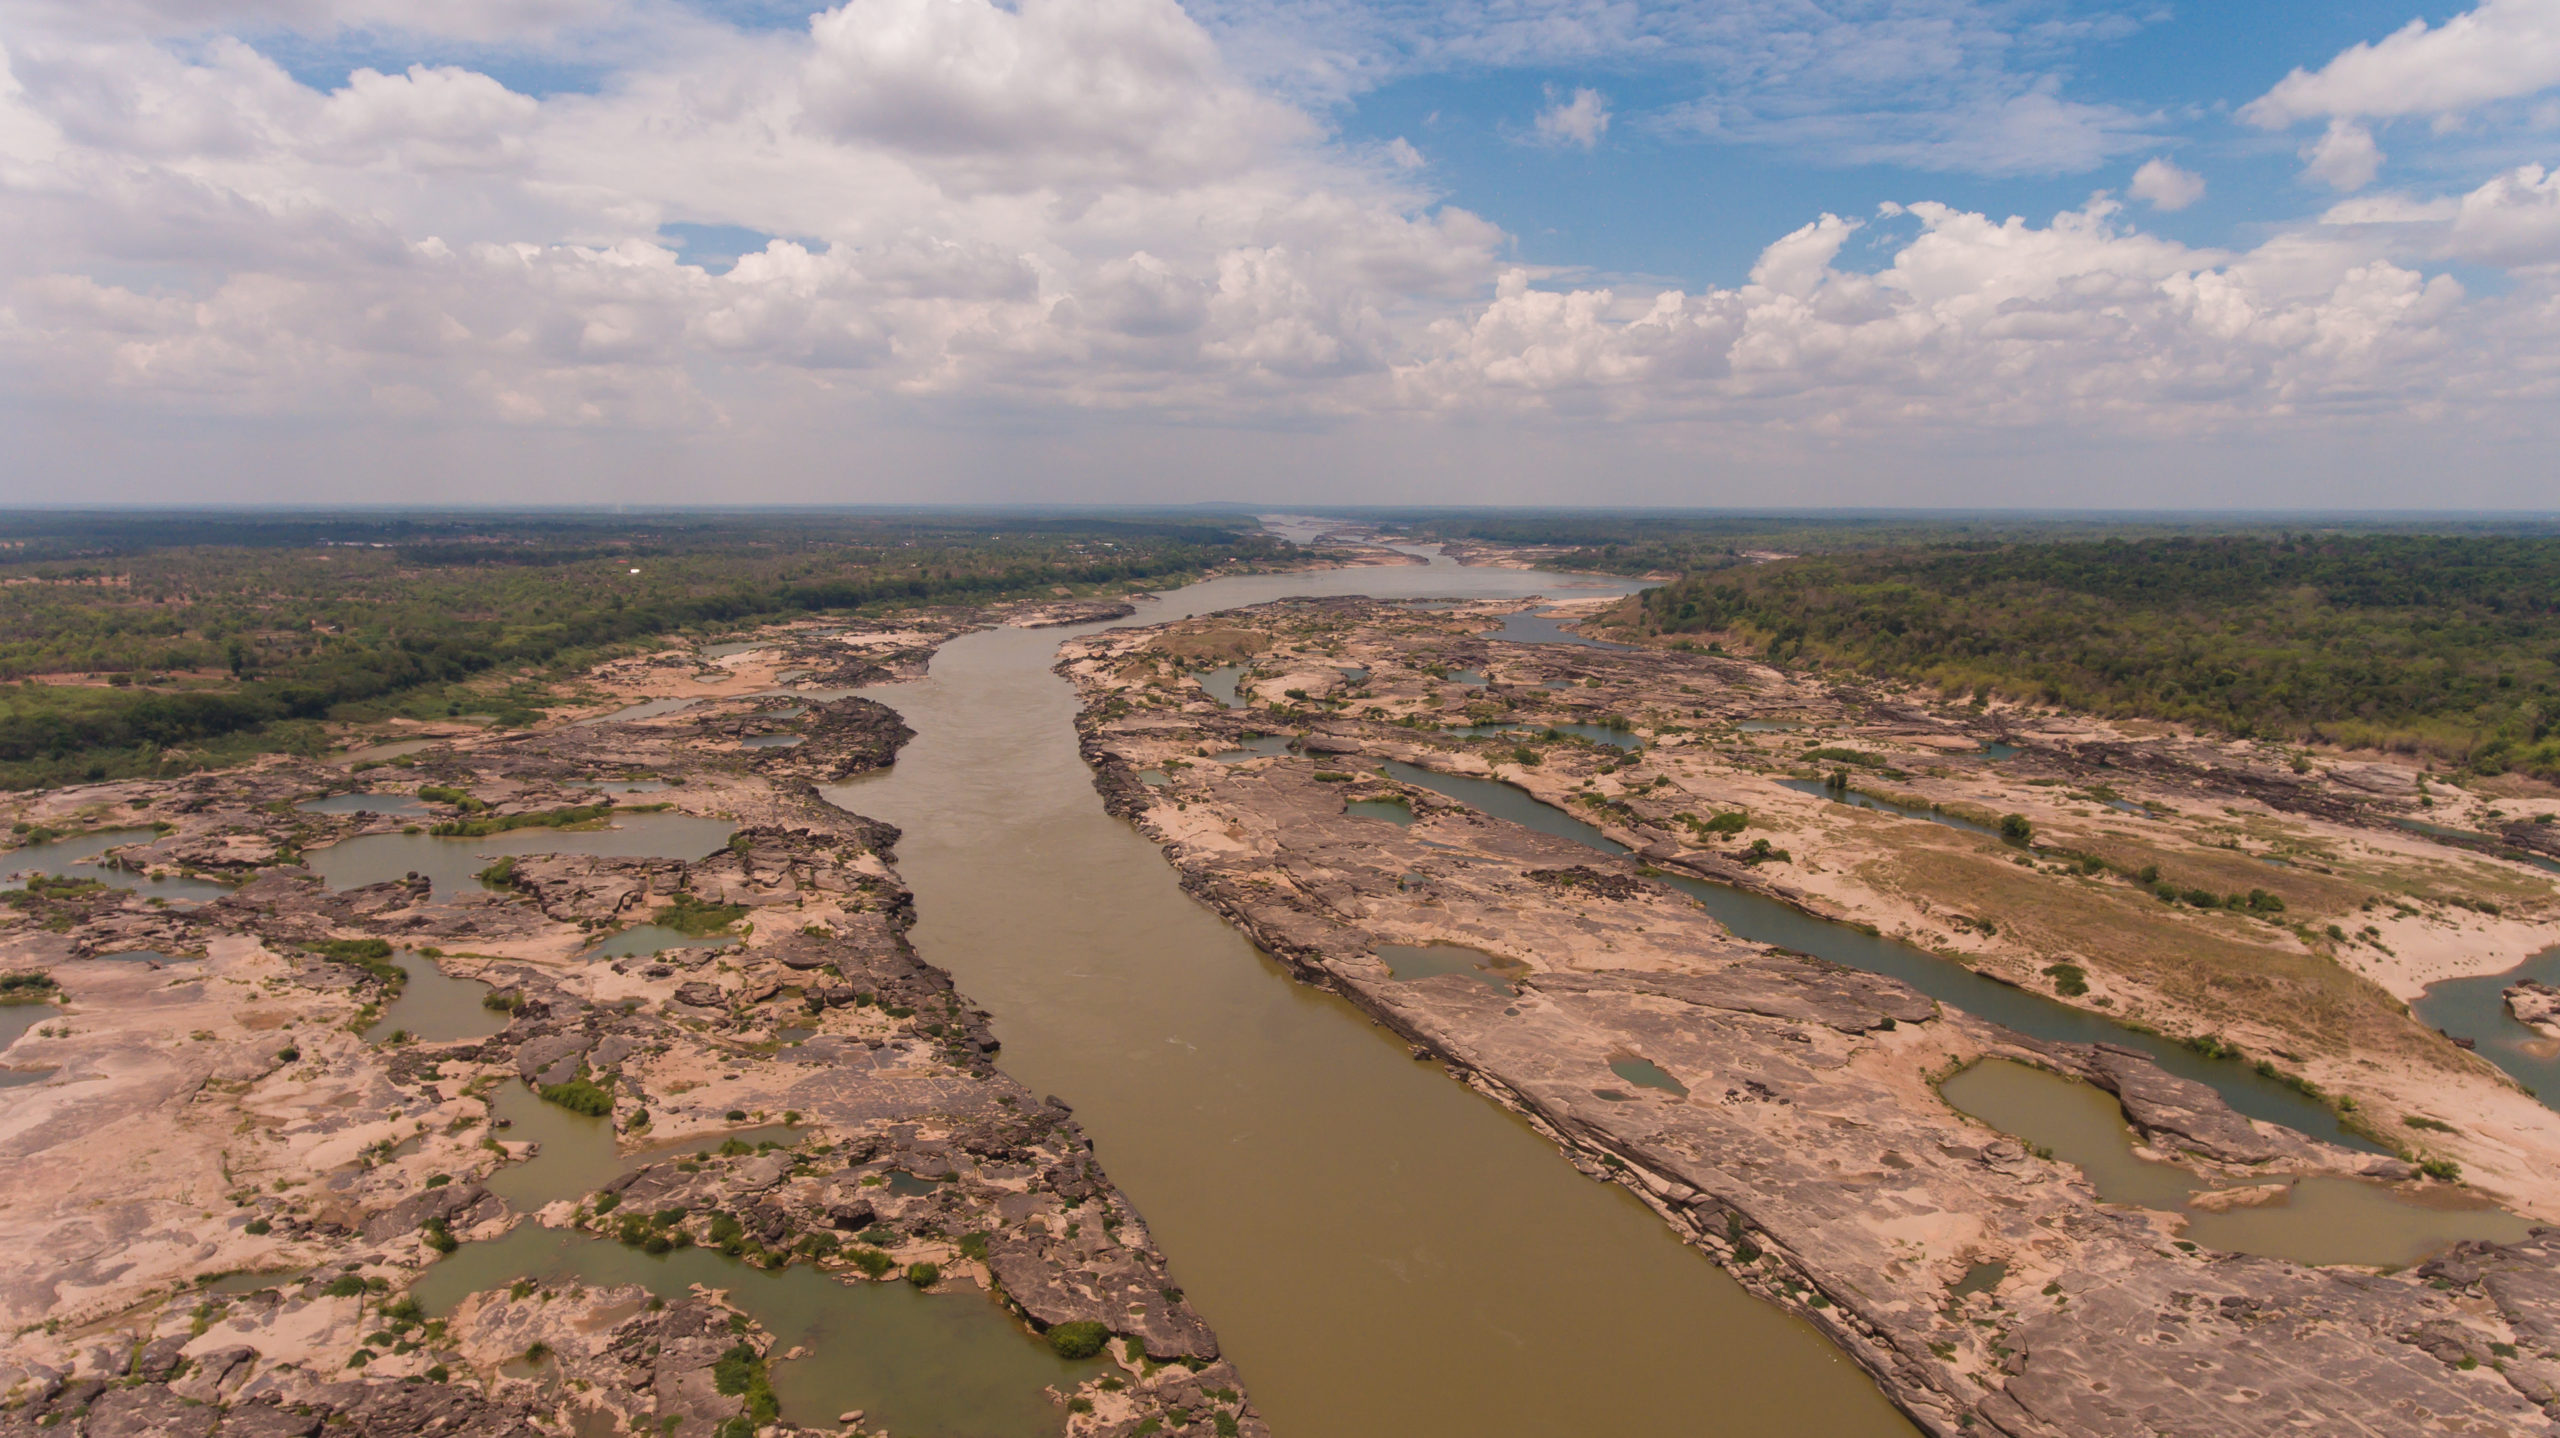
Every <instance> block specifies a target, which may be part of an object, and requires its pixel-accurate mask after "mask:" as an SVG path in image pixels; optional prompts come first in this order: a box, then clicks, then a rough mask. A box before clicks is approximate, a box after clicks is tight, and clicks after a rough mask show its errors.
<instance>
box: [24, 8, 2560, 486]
mask: <svg viewBox="0 0 2560 1438" xmlns="http://www.w3.org/2000/svg"><path fill="white" fill-rule="evenodd" d="M2555 167H2560V0H2481V3H2479V4H2477V5H2476V6H2467V7H2466V6H2461V5H2433V6H2429V5H2423V4H2413V3H2411V0H2398V3H2377V0H2333V3H2326V4H2321V5H2308V4H2268V3H2264V0H2260V3H2241V4H2234V3H2229V0H2224V3H2220V4H2214V5H2206V4H2202V3H2125V4H2113V3H2099V0H2087V3H2076V0H1723V3H1711V4H1709V3H1700V4H1691V3H1661V4H1632V3H1620V0H1439V3H1422V0H1369V3H1361V0H1191V3H1188V4H1184V3H1178V0H1001V3H999V0H847V3H845V4H842V5H840V6H837V7H835V8H832V9H824V10H813V9H812V8H811V7H810V6H809V4H808V3H806V0H800V3H789V0H436V3H432V4H430V3H426V0H0V504H79V503H160V502H185V503H242V502H249V503H293V504H314V503H323V504H325V503H339V502H346V503H368V504H378V503H398V504H433V503H452V504H487V503H521V504H546V503H593V502H600V501H604V502H610V501H626V502H633V503H649V504H666V503H685V502H718V503H756V502H776V503H812V502H817V503H825V502H847V503H853V502H902V503H935V502H969V503H988V502H1004V501H1041V502H1078V501H1091V502H1113V503H1124V502H1145V503H1154V502H1190V501H1208V500H1229V501H1233V500H1241V501H1246V502H1253V503H1268V504H1281V503H1292V502H1294V503H1308V504H1317V503H1330V504H1347V503H1399V504H1403V503H1436V504H1477V503H1485V504H1494V503H1536V504H1576V503H1590V504H1614V505H1624V504H1645V505H1701V506H1725V507H1778V506H1785V507H1797V506H1825V505H1858V506H1877V505H1881V506H1912V507H1933V506H1966V507H1971V506H2030V507H2066V508H2068V507H2097V508H2108V509H2139V508H2149V507H2166V508H2185V509H2193V508H2243V509H2269V508H2308V509H2326V508H2359V509H2374V508H2381V509H2425V510H2445V509H2461V508H2489V509H2534V510H2553V509H2560V480H2555V478H2554V476H2555V466H2554V465H2553V463H2552V459H2551V456H2552V454H2553V453H2554V448H2553V446H2554V442H2555V441H2560V168H2555Z"/></svg>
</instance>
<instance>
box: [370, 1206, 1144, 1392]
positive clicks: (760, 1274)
mask: <svg viewBox="0 0 2560 1438" xmlns="http://www.w3.org/2000/svg"><path fill="white" fill-rule="evenodd" d="M519 1278H531V1279H534V1280H536V1281H540V1282H548V1283H561V1282H576V1283H580V1284H584V1285H586V1286H589V1287H598V1288H601V1287H607V1286H620V1285H624V1284H637V1285H639V1286H640V1287H642V1288H645V1289H647V1290H649V1291H650V1292H651V1293H654V1294H656V1295H658V1296H659V1297H661V1298H666V1299H670V1300H673V1299H681V1298H687V1297H690V1296H692V1290H693V1288H694V1287H695V1286H696V1285H700V1286H702V1287H704V1288H715V1289H723V1290H726V1291H727V1293H728V1295H729V1298H730V1300H731V1301H732V1302H734V1303H736V1304H737V1305H738V1306H739V1307H740V1308H742V1309H744V1310H745V1311H746V1312H747V1313H748V1314H749V1315H750V1316H752V1317H753V1318H754V1319H755V1320H756V1322H758V1323H759V1324H761V1325H763V1326H764V1328H765V1329H766V1331H768V1332H770V1333H772V1334H773V1335H774V1338H775V1340H776V1341H775V1345H774V1351H775V1353H776V1354H781V1353H786V1352H789V1351H790V1350H791V1349H792V1348H795V1347H801V1348H806V1349H808V1350H809V1356H808V1357H806V1358H801V1359H795V1360H781V1359H779V1358H777V1359H776V1360H775V1361H774V1362H773V1364H772V1368H771V1375H772V1379H773V1390H774V1396H775V1397H777V1398H778V1399H780V1400H781V1404H782V1416H783V1417H784V1418H785V1419H786V1420H788V1421H790V1422H793V1423H797V1424H801V1425H804V1426H810V1427H818V1428H826V1429H829V1430H832V1429H833V1428H834V1427H835V1426H836V1423H835V1418H836V1415H837V1414H838V1413H842V1412H847V1411H850V1410H852V1409H856V1408H859V1409H861V1410H862V1411H863V1414H864V1418H863V1422H864V1425H865V1426H866V1427H867V1428H871V1429H874V1430H879V1429H885V1430H888V1431H891V1432H894V1433H897V1434H898V1435H900V1438H1052V1435H1054V1434H1057V1433H1058V1432H1060V1431H1061V1430H1063V1429H1064V1428H1065V1426H1066V1410H1065V1409H1064V1408H1062V1407H1060V1406H1058V1405H1057V1404H1055V1403H1052V1402H1051V1401H1050V1400H1049V1397H1048V1394H1047V1393H1046V1391H1045V1390H1046V1389H1048V1388H1050V1387H1052V1386H1055V1387H1057V1388H1060V1389H1072V1388H1073V1387H1075V1386H1076V1385H1077V1384H1078V1383H1081V1382H1083V1381H1084V1380H1085V1379H1087V1378H1089V1377H1091V1376H1092V1375H1093V1374H1095V1373H1097V1372H1099V1371H1101V1369H1102V1367H1103V1365H1104V1364H1105V1362H1106V1361H1107V1360H1104V1359H1100V1358H1093V1359H1086V1360H1083V1361H1081V1362H1073V1363H1071V1362H1069V1361H1067V1360H1065V1359H1062V1358H1060V1357H1058V1356H1057V1355H1056V1354H1055V1353H1053V1352H1051V1351H1050V1349H1049V1345H1048V1344H1047V1343H1045V1342H1043V1341H1041V1340H1040V1339H1039V1338H1038V1337H1037V1336H1036V1335H1034V1334H1033V1333H1032V1332H1031V1331H1030V1329H1029V1328H1027V1327H1025V1326H1024V1325H1023V1324H1021V1323H1019V1322H1017V1321H1015V1320H1014V1318H1013V1317H1012V1316H1011V1315H1010V1314H1008V1313H1006V1312H1005V1310H1004V1309H1003V1308H1001V1307H999V1306H997V1304H996V1302H995V1300H994V1298H993V1297H992V1296H991V1295H989V1294H986V1293H983V1292H980V1291H979V1290H977V1289H976V1288H973V1287H965V1286H963V1287H956V1288H952V1289H947V1290H945V1291H942V1292H936V1293H926V1292H923V1291H921V1290H919V1289H917V1288H915V1287H914V1286H912V1285H910V1284H906V1283H899V1282H889V1283H870V1282H863V1281H859V1280H853V1281H848V1280H842V1279H837V1278H833V1277H830V1276H828V1275H826V1274H823V1273H820V1272H819V1271H817V1270H816V1269H814V1268H812V1267H810V1266H809V1265H807V1264H805V1263H795V1264H793V1265H791V1266H790V1267H788V1268H785V1269H782V1270H781V1271H779V1272H767V1271H765V1270H763V1269H759V1268H755V1267H751V1266H750V1265H748V1264H745V1263H742V1262H740V1261H738V1260H736V1259H733V1258H729V1257H726V1256H724V1255H722V1254H721V1253H719V1252H718V1251H717V1250H714V1249H705V1248H682V1249H678V1250H676V1251H675V1252H673V1253H666V1254H659V1255H655V1256H652V1255H650V1254H646V1253H643V1252H641V1251H640V1250H639V1249H637V1248H627V1247H625V1246H623V1245H622V1244H619V1243H615V1242H612V1241H610V1240H607V1239H601V1238H594V1237H590V1236H588V1235H586V1234H582V1233H579V1232H577V1231H576V1230H574V1229H553V1228H543V1227H540V1226H539V1225H535V1224H524V1225H521V1226H519V1227H517V1228H515V1229H514V1230H512V1231H510V1232H509V1233H508V1234H507V1235H506V1236H505V1237H503V1238H499V1239H496V1240H493V1241H491V1242H488V1243H469V1244H465V1245H463V1246H462V1248H460V1249H459V1250H457V1251H456V1252H454V1253H452V1254H450V1255H448V1256H446V1257H444V1258H442V1259H439V1260H438V1261H436V1262H435V1263H434V1264H432V1265H430V1266H429V1267H428V1268H427V1270H426V1272H425V1273H423V1274H421V1275H420V1276H419V1278H418V1281H417V1283H416V1284H415V1285H414V1286H413V1287H412V1288H411V1290H410V1292H411V1294H412V1296H414V1297H415V1298H417V1300H418V1302H419V1304H420V1306H422V1307H424V1308H425V1309H426V1310H427V1312H428V1313H430V1314H432V1315H436V1316H443V1315H446V1314H450V1313H451V1312H452V1311H453V1308H454V1306H455V1305H457V1304H459V1303H460V1302H461V1301H462V1300H463V1298H464V1297H465V1296H467V1295H469V1294H472V1293H478V1292H484V1291H487V1290H491V1289H501V1288H505V1287H506V1286H507V1285H508V1284H510V1283H512V1282H514V1281H515V1280H517V1279H519Z"/></svg>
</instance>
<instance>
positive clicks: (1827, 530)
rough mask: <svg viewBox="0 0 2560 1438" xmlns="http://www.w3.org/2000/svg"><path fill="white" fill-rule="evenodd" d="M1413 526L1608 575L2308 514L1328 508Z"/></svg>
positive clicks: (2375, 528) (2480, 523)
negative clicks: (1536, 551)
mask: <svg viewBox="0 0 2560 1438" xmlns="http://www.w3.org/2000/svg"><path fill="white" fill-rule="evenodd" d="M1324 512H1325V513H1328V514H1342V515H1350V516H1356V517H1358V518H1361V519H1363V520H1366V521H1367V522H1370V523H1373V524H1381V525H1390V526H1393V527H1396V528H1399V529H1402V530H1403V531H1405V532H1406V533H1409V534H1411V535H1412V536H1414V537H1415V538H1418V539H1472V540H1478V541H1482V542H1484V543H1488V544H1522V545H1544V546H1554V547H1557V548H1558V549H1559V550H1560V551H1561V552H1559V553H1557V554H1556V555H1555V556H1554V557H1553V558H1552V559H1551V560H1550V561H1549V562H1550V563H1552V564H1553V565H1555V566H1556V567H1558V568H1562V569H1584V570H1595V571H1598V572H1601V573H1607V574H1694V573H1704V572H1710V571H1714V570H1718V569H1731V568H1737V567H1740V566H1743V565H1747V564H1753V563H1757V562H1759V560H1758V558H1757V557H1758V556H1764V555H1767V554H1771V553H1777V554H1784V555H1802V554H1836V553H1840V552H1842V551H1847V550H1866V549H1907V548H1916V547H1922V546H1935V545H1972V544H1994V545H1996V544H2054V543H2071V542H2095V541H2100V540H2106V539H2127V540H2137V539H2178V538H2186V539H2201V538H2209V537H2217V536H2232V535H2247V536H2255V537H2258V538H2264V539H2275V538H2280V537H2282V536H2283V535H2285V534H2288V533H2291V532H2294V531H2297V530H2300V529H2301V528H2303V520H2302V518H2301V517H2300V516H2298V515H2248V514H2236V515H2235V514H2222V513H2218V514H2209V515H2207V514H2196V515H2179V514H2058V513H2034V512H2018V511H2000V510H1983V511H1969V512H1968V511H1914V510H1868V511H1856V510H1848V511H1827V512H1804V511H1799V512H1793V513H1790V512H1786V511H1759V512H1751V511H1739V510H1696V509H1687V510H1682V509H1622V510H1592V509H1507V510H1455V509H1438V510H1400V509H1361V510H1327V511H1324ZM2319 528H2320V529H2321V531H2322V532H2323V533H2338V534H2345V535H2353V536H2369V535H2377V534H2419V533H2424V534H2478V535H2490V536H2517V535H2525V536H2540V537H2549V536H2553V535H2560V525H2555V524H2554V523H2552V522H2551V521H2550V520H2547V519H2532V518H2485V519H2452V520H2445V519H2435V520H2413V519H2408V518H2402V517H2392V516H2355V515H2341V516H2335V517H2331V518H2326V519H2323V520H2322V522H2321V523H2320V526H2319Z"/></svg>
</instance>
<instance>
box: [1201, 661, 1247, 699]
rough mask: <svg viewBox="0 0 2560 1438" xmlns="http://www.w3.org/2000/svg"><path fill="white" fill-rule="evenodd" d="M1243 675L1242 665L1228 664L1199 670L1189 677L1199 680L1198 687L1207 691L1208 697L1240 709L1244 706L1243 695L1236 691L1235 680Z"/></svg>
mask: <svg viewBox="0 0 2560 1438" xmlns="http://www.w3.org/2000/svg"><path fill="white" fill-rule="evenodd" d="M1243 676H1244V666H1243V665H1241V664H1229V665H1224V666H1222V667H1220V668H1217V669H1204V670H1201V671H1200V672H1199V673H1197V674H1194V675H1192V676H1191V677H1192V678H1194V679H1197V680H1199V681H1200V687H1201V688H1202V689H1203V690H1205V691H1206V692H1207V693H1208V695H1209V697H1210V698H1212V699H1215V700H1217V701H1218V702H1219V703H1221V704H1223V705H1225V706H1227V707H1228V708H1230V709H1242V708H1244V707H1245V701H1244V696H1243V695H1242V694H1240V693H1238V692H1237V690H1236V681H1237V680H1238V679H1241V678H1242V677H1243Z"/></svg>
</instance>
